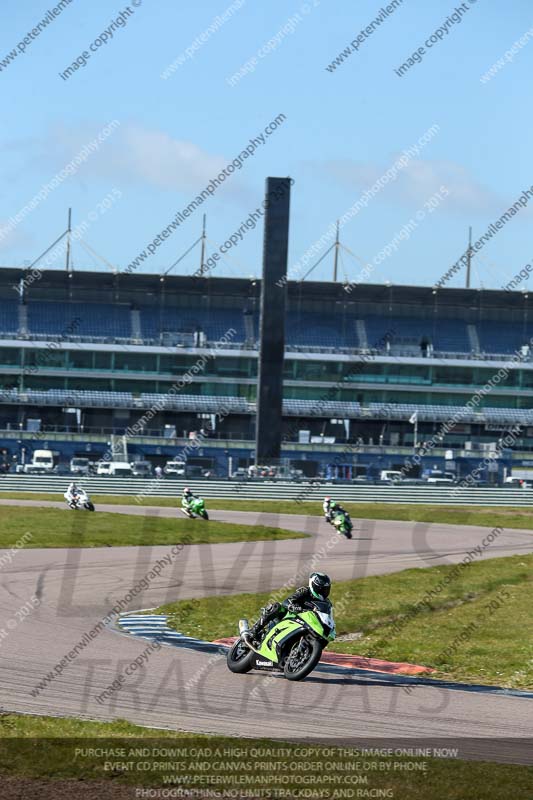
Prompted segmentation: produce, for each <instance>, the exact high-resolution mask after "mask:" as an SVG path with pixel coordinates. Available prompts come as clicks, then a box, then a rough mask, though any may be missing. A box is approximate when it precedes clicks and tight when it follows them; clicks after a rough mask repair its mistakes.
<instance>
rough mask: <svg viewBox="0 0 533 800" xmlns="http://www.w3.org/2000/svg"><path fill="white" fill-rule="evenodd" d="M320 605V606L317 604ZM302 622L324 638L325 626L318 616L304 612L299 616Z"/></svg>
mask: <svg viewBox="0 0 533 800" xmlns="http://www.w3.org/2000/svg"><path fill="white" fill-rule="evenodd" d="M317 605H318V604H317ZM298 616H299V617H300V619H301V620H303V621H304V622H305V623H306V624H307V625H309V627H310V628H312V629H313V630H314V631H316V633H318V635H319V636H324V626H323V625H322V623H321V621H320V620H319V619H318V618H317V616H316V614H314V613H313V612H312V611H302V613H301V614H298Z"/></svg>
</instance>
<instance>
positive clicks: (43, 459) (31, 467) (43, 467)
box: [24, 450, 54, 473]
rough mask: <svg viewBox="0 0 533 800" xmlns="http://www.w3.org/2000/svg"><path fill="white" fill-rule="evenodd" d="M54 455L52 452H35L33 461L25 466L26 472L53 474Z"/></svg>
mask: <svg viewBox="0 0 533 800" xmlns="http://www.w3.org/2000/svg"><path fill="white" fill-rule="evenodd" d="M53 469H54V454H53V453H52V451H51V450H34V451H33V460H32V461H31V462H30V463H29V464H25V465H24V472H34V473H35V472H52V470H53Z"/></svg>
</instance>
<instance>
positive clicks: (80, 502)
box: [67, 489, 94, 511]
mask: <svg viewBox="0 0 533 800" xmlns="http://www.w3.org/2000/svg"><path fill="white" fill-rule="evenodd" d="M67 505H68V507H69V508H71V509H72V510H73V511H81V510H84V511H94V503H93V502H92V500H91V498H90V497H89V495H88V494H87V492H86V491H85V489H79V490H78V493H77V494H75V495H72V497H71V498H70V500H67Z"/></svg>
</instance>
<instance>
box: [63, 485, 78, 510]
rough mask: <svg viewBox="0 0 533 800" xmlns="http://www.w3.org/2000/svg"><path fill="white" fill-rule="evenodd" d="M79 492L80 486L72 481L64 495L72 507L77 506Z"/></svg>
mask: <svg viewBox="0 0 533 800" xmlns="http://www.w3.org/2000/svg"><path fill="white" fill-rule="evenodd" d="M79 493H80V490H79V488H78V487H77V486H76V483H75V482H74V481H72V483H71V484H69V487H68V489H67V491H66V492H65V494H64V495H63V497H64V498H65V500H66V501H67V503H68V504H69V506H70V507H71V508H74V507H75V506H76V501H77V499H78V495H79Z"/></svg>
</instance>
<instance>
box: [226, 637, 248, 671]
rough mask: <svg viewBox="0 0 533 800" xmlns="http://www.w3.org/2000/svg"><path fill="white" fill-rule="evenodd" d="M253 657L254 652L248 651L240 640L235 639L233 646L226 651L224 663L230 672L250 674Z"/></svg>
mask: <svg viewBox="0 0 533 800" xmlns="http://www.w3.org/2000/svg"><path fill="white" fill-rule="evenodd" d="M253 657H254V651H253V650H250V648H249V647H247V646H246V644H245V643H244V642H243V640H242V639H237V641H236V642H235V644H234V645H233V646H232V647H230V649H229V650H228V655H227V657H226V663H227V665H228V668H229V669H230V670H231V671H232V672H241V673H243V672H250V670H251V669H252V661H253Z"/></svg>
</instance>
